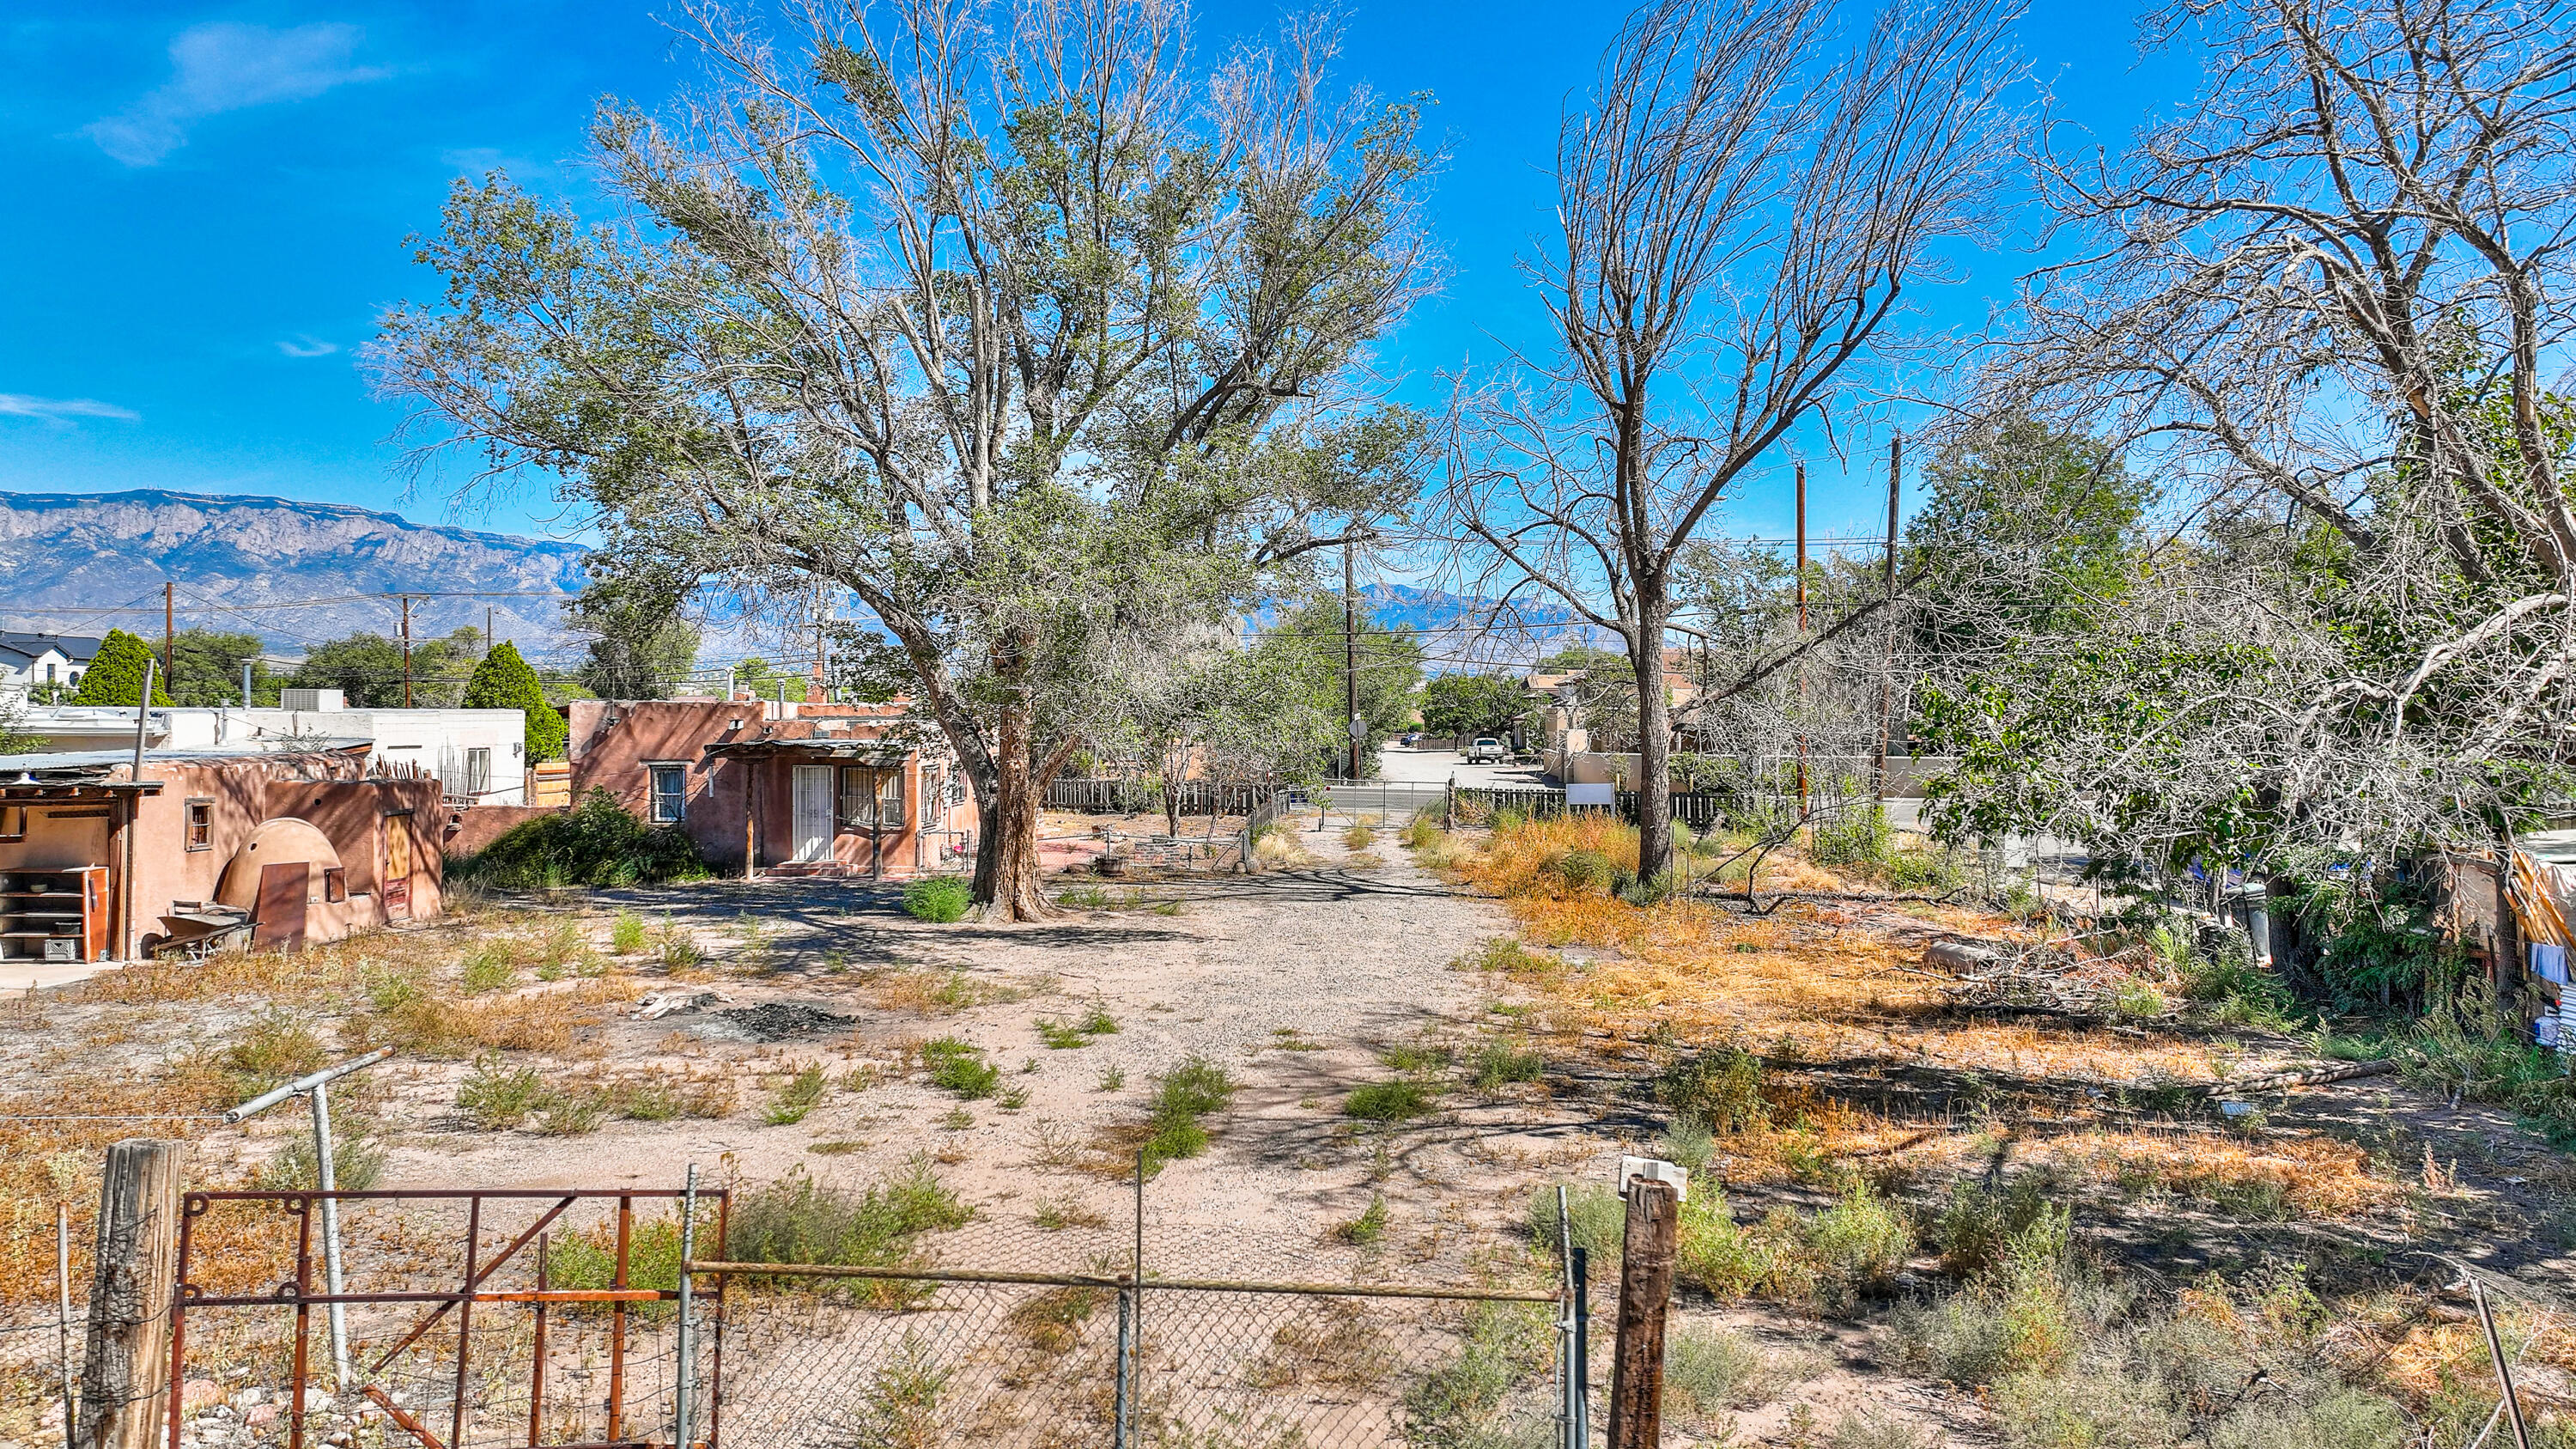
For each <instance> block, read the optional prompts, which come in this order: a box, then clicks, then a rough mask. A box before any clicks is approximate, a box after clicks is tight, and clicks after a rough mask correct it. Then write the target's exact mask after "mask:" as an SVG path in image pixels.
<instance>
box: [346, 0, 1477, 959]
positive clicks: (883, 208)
mask: <svg viewBox="0 0 2576 1449" xmlns="http://www.w3.org/2000/svg"><path fill="white" fill-rule="evenodd" d="M691 18H692V19H693V20H694V21H695V23H696V25H695V30H694V33H693V38H694V40H695V41H696V43H697V44H698V45H699V46H700V48H701V49H702V50H703V52H704V54H705V56H706V57H707V60H708V62H709V66H710V70H711V73H712V77H713V89H712V90H711V92H710V93H709V94H708V95H706V96H705V97H703V98H702V99H701V100H700V101H698V102H697V103H696V104H695V105H694V106H693V107H692V108H691V109H689V110H688V111H687V112H686V113H685V114H683V115H681V116H679V117H678V118H676V119H674V120H672V121H670V122H668V123H663V122H656V121H654V120H651V119H648V118H647V117H645V116H643V115H641V114H638V113H636V112H634V111H632V110H629V109H626V108H623V107H617V106H611V107H609V108H608V109H606V110H605V111H604V112H603V113H602V115H601V117H600V120H599V122H598V125H597V127H596V131H595V152H596V159H597V162H598V164H599V168H600V170H601V172H602V174H603V176H604V179H605V182H606V184H607V186H608V188H609V190H610V191H611V193H612V194H613V195H614V196H615V197H616V198H617V199H618V200H619V201H620V202H622V203H623V205H624V207H625V214H624V215H623V216H622V217H621V218H620V219H619V220H617V221H616V222H614V223H612V224H610V225H608V226H605V227H598V228H586V227H584V226H583V225H581V224H580V223H579V222H578V221H576V220H575V219H574V218H573V217H571V216H569V215H568V214H565V213H564V212H562V211H561V210H559V209H554V208H549V207H546V206H543V205H540V204H539V203H537V202H536V201H535V200H533V199H531V198H529V197H527V196H525V195H524V194H522V193H520V192H518V191H516V190H514V189H512V188H511V187H509V186H508V185H507V184H506V182H503V181H500V180H498V179H495V180H494V181H492V182H490V183H488V184H486V185H483V186H480V187H476V186H470V185H460V187H459V188H458V190H457V192H456V194H455V195H454V197H453V198H452V200H451V202H450V204H449V207H448V212H447V216H446V224H445V227H444V232H443V235H442V236H440V237H438V238H436V239H434V240H432V241H431V242H429V243H427V244H426V245H425V246H424V249H423V258H424V260H426V261H428V262H430V263H431V264H432V265H434V266H435V267H437V268H438V269H439V271H440V272H441V273H442V274H443V276H444V279H445V281H446V283H447V287H448V297H447V300H446V303H445V304H444V305H443V306H440V307H434V308H404V309H401V310H399V311H397V312H396V313H395V314H394V315H393V316H392V317H390V318H389V319H388V321H387V324H386V329H385V337H384V340H383V341H382V343H381V344H380V346H379V348H378V351H377V359H378V364H379V367H380V369H381V372H382V375H383V377H384V379H385V384H386V386H387V388H388V389H389V390H390V391H392V392H394V393H396V394H399V395H403V396H407V397H411V398H413V399H416V400H418V401H420V402H421V403H423V404H425V406H426V409H427V411H428V413H429V415H430V416H431V417H432V418H433V419H434V420H436V421H437V422H438V423H440V424H441V425H443V429H444V437H445V439H446V440H448V441H452V442H463V443H469V444H472V445H474V446H475V447H477V448H479V449H481V450H483V452H484V454H485V456H486V459H487V467H488V470H489V471H491V472H494V473H507V472H510V471H512V470H517V469H522V468H536V469H544V470H551V471H552V472H554V473H555V474H557V475H558V476H560V477H561V478H562V479H563V480H564V489H565V491H566V492H567V494H568V495H569V496H570V497H571V498H572V499H573V500H574V501H576V502H579V503H581V504H584V505H587V506H588V507H590V508H591V509H593V510H595V511H596V513H597V514H598V515H599V516H600V518H601V520H602V524H603V532H604V533H606V535H607V536H608V538H609V540H610V544H611V549H612V552H616V553H621V554H625V555H631V556H632V557H633V558H635V559H636V560H638V561H639V566H641V567H649V568H651V569H654V570H658V571H661V572H665V573H669V574H674V575H677V576H680V577H685V578H691V579H697V578H708V579H712V580H715V581H719V582H721V583H722V584H724V585H725V586H727V587H731V588H734V589H737V590H741V591H745V592H750V593H762V592H768V593H775V594H779V595H794V594H795V593H797V592H798V591H800V590H802V589H806V588H810V587H812V586H814V585H815V584H817V583H821V584H825V585H828V586H829V587H830V588H832V589H834V590H846V591H847V593H848V594H849V595H851V596H854V597H855V598H856V600H857V601H858V603H859V605H860V606H861V607H862V608H863V609H864V610H865V611H866V613H867V614H869V615H870V616H872V620H873V623H874V625H875V626H877V627H879V628H881V629H882V630H883V631H884V632H885V634H886V635H887V636H889V641H890V642H889V648H890V652H891V654H892V655H893V656H894V657H896V658H897V659H898V660H899V662H900V664H901V665H902V667H904V668H906V669H908V670H909V672H910V675H911V679H910V683H909V692H910V693H911V694H912V696H913V698H914V700H915V702H916V707H917V708H918V710H919V711H920V712H921V714H922V716H923V717H924V718H925V720H926V721H927V722H928V723H929V725H930V726H931V727H935V728H937V729H938V730H939V731H941V732H942V733H943V734H945V736H946V737H947V739H948V741H949V744H950V746H951V748H952V749H953V750H954V751H955V754H956V757H957V759H958V761H959V763H960V768H961V769H962V770H963V771H964V772H965V774H966V775H967V776H968V777H969V778H970V779H971V780H972V781H973V783H974V787H975V793H976V797H977V802H978V806H979V809H980V811H981V839H980V845H979V850H978V853H977V857H976V876H975V892H976V897H977V899H978V900H979V901H980V902H982V903H984V905H985V906H986V908H987V909H989V910H993V911H997V912H1000V913H1002V914H1006V915H1009V916H1013V917H1020V918H1026V917H1033V916H1038V915H1042V914H1044V913H1045V911H1046V909H1047V907H1046V901H1045V898H1044V895H1043V892H1042V891H1041V890H1040V887H1039V882H1038V879H1037V840H1036V830H1037V810H1038V803H1039V801H1040V800H1041V799H1042V798H1043V795H1044V791H1045V786H1046V783H1047V781H1048V780H1049V779H1050V778H1051V777H1052V776H1053V775H1054V773H1055V772H1056V770H1057V769H1058V768H1059V767H1060V765H1061V764H1062V762H1063V761H1064V760H1065V758H1066V757H1067V756H1068V755H1069V754H1070V753H1071V752H1072V751H1073V750H1074V749H1075V748H1076V747H1077V745H1078V744H1079V743H1080V741H1081V740H1082V739H1083V738H1084V734H1085V731H1086V730H1087V729H1091V728H1094V727H1096V726H1097V725H1098V724H1099V723H1100V721H1102V720H1103V719H1105V718H1108V717H1110V716H1111V715H1113V714H1114V708H1113V704H1114V702H1113V701H1111V700H1109V699H1107V698H1105V697H1104V691H1103V689H1102V688H1101V687H1100V686H1102V685H1103V684H1104V683H1105V681H1104V680H1103V678H1102V675H1101V664H1102V661H1103V660H1105V659H1110V658H1114V657H1116V656H1117V655H1118V654H1119V653H1120V652H1121V650H1124V649H1132V648H1133V647H1137V644H1138V641H1140V640H1142V639H1146V638H1150V637H1153V636H1155V635H1156V634H1158V633H1159V634H1160V635H1162V636H1163V637H1167V638H1170V639H1176V640H1180V639H1187V638H1189V637H1192V635H1193V631H1194V630H1196V629H1198V628H1200V627H1203V626H1204V625H1205V624H1207V623H1208V622H1210V621H1211V620H1215V619H1222V618H1223V617H1224V615H1225V612H1226V609H1227V607H1228V606H1229V605H1230V604H1231V603H1233V602H1234V601H1236V600H1238V599H1240V598H1242V597H1244V596H1245V595H1247V594H1250V593H1254V592H1257V591H1260V590H1262V589H1265V588H1273V587H1280V586H1281V580H1280V575H1281V574H1282V573H1292V574H1293V573H1295V572H1296V571H1297V570H1298V569H1299V568H1300V567H1302V561H1303V560H1305V559H1307V558H1308V557H1310V556H1311V554H1312V552H1313V551H1314V550H1315V549H1317V548H1319V547H1321V546H1323V545H1324V544H1326V543H1329V542H1334V541H1337V540H1338V530H1337V529H1331V528H1330V526H1329V525H1321V524H1318V523H1317V522H1316V520H1317V519H1318V518H1319V517H1330V518H1340V517H1346V516H1350V515H1352V514H1354V513H1364V512H1367V511H1370V510H1371V509H1373V508H1378V507H1383V506H1385V505H1386V504H1387V503H1388V502H1390V501H1391V500H1392V499H1394V498H1398V497H1401V496H1402V495H1403V494H1405V493H1407V492H1409V491H1410V485H1409V484H1406V483H1405V482H1404V481H1403V478H1402V474H1403V472H1404V466H1403V461H1404V457H1405V456H1406V451H1407V447H1408V445H1409V440H1410V439H1411V438H1412V437H1413V436H1415V433H1414V431H1413V429H1412V428H1410V427H1409V426H1408V425H1407V424H1405V423H1404V421H1403V420H1401V419H1391V418H1389V417H1387V416H1385V415H1383V414H1379V413H1375V412H1372V411H1370V410H1368V409H1366V408H1365V407H1364V406H1362V404H1364V403H1365V401H1366V398H1365V396H1364V392H1365V385H1366V384H1365V379H1364V377H1363V375H1362V372H1361V363H1362V360H1363V354H1364V352H1365V350H1366V348H1367V347H1368V345H1369V344H1370V342H1371V341H1372V340H1373V339H1374V338H1376V337H1378V336H1379V335H1381V334H1382V333H1383V332H1384V331H1385V329H1386V328H1387V327H1388V326H1389V325H1391V323H1392V322H1393V321H1394V319H1396V318H1397V317H1399V316H1401V315H1402V313H1403V312H1404V310H1405V309H1406V307H1407V306H1408V305H1409V304H1410V302H1411V301H1412V299H1413V298H1414V297H1415V296H1416V295H1417V294H1418V293H1419V292H1420V291H1421V289H1422V287H1423V286H1424V275H1423V268H1422V261H1423V255H1424V253H1423V247H1422V243H1421V241H1420V239H1419V232H1418V230H1417V229H1416V228H1415V226H1414V224H1413V208H1414V197H1415V194H1416V191H1417V190H1418V184H1419V181H1420V178H1421V177H1422V175H1423V174H1424V170H1425V167H1426V165H1427V163H1428V161H1429V160H1430V158H1428V157H1426V156H1425V155H1424V153H1423V152H1422V151H1421V150H1420V149H1419V148H1418V147H1417V145H1416V144H1415V141H1414V134H1415V129H1416V120H1417V117H1418V106H1417V105H1416V104H1415V103H1412V102H1405V103H1399V104H1395V105H1383V104H1380V103H1378V102H1375V101H1372V100H1371V99H1370V98H1369V97H1368V96H1367V94H1366V93H1365V92H1340V91H1337V90H1336V89H1335V88H1334V87H1333V86H1332V85H1331V84H1330V83H1329V79H1328V70H1329V66H1330V63H1331V61H1332V58H1333V53H1334V46H1335V37H1334V34H1333V32H1332V31H1330V30H1329V29H1328V28H1324V27H1319V26H1316V25H1312V24H1306V23H1293V24H1291V25H1290V26H1289V27H1288V29H1287V30H1286V31H1285V32H1284V39H1283V41H1282V43H1281V44H1280V45H1278V46H1276V47H1274V48H1259V47H1252V48H1246V49H1243V50H1241V51H1238V52H1236V53H1235V54H1234V55H1233V56H1232V57H1231V58H1229V59H1228V60H1227V61H1226V62H1225V63H1223V64H1222V65H1219V66H1217V67H1215V68H1214V69H1212V70H1207V69H1201V68H1198V67H1197V66H1195V65H1194V63H1193V61H1192V57H1191V55H1190V52H1189V46H1188V39H1189V37H1188V28H1187V10H1186V7H1185V6H1184V5H1183V4H1182V3H1180V0H1023V3H1019V4H1017V5H1014V6H1009V7H1000V6H992V5H987V4H983V3H977V0H900V3H896V4H891V5H875V4H868V3H863V0H797V3H791V4H789V5H788V6H786V7H785V19H786V24H787V27H788V31H789V39H788V41H787V43H786V44H785V46H784V47H783V48H781V47H780V46H778V45H776V44H774V43H773V41H772V40H771V38H770V37H769V36H768V35H766V34H764V33H763V32H761V31H759V30H757V29H755V28H753V27H752V26H751V25H750V24H748V23H747V22H745V21H743V20H740V19H738V18H737V17H735V16H733V15H731V14H728V13H726V12H724V11H722V10H719V9H715V8H712V7H706V6H701V7H693V8H692V10H691Z"/></svg>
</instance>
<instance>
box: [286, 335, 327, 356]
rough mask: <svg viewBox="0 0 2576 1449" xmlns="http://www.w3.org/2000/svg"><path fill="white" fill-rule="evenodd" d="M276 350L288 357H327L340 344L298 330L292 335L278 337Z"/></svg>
mask: <svg viewBox="0 0 2576 1449" xmlns="http://www.w3.org/2000/svg"><path fill="white" fill-rule="evenodd" d="M277 350H278V351H280V352H283V353H285V354H286V355H287V356H289V357H328V356H330V355H331V354H332V353H334V352H337V351H339V350H340V344H339V343H337V342H325V341H323V340H322V339H321V338H319V337H315V336H313V335H311V334H309V333H304V332H298V333H296V334H295V335H294V336H292V337H281V338H279V339H278V342H277Z"/></svg>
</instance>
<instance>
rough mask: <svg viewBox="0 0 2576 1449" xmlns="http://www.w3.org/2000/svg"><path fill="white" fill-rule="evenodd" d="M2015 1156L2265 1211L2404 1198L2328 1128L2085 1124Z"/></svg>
mask: <svg viewBox="0 0 2576 1449" xmlns="http://www.w3.org/2000/svg"><path fill="white" fill-rule="evenodd" d="M2023 1156H2024V1157H2025V1158H2026V1159H2028V1160H2031V1161H2034V1162H2040V1163H2045V1164H2047V1165H2049V1166H2050V1167H2052V1168H2053V1169H2054V1170H2055V1172H2056V1173H2057V1174H2058V1175H2059V1177H2060V1178H2061V1179H2073V1180H2077V1181H2086V1182H2093V1183H2098V1184H2102V1185H2104V1186H2107V1187H2112V1188H2116V1189H2117V1190H2118V1191H2120V1192H2121V1193H2123V1194H2124V1195H2128V1196H2132V1197H2134V1196H2140V1195H2144V1194H2149V1193H2163V1194H2168V1195H2170V1196H2173V1197H2178V1198H2183V1199H2186V1200H2188V1201H2191V1202H2195V1203H2200V1204H2204V1205H2207V1206H2209V1207H2213V1208H2217V1209H2219V1210H2220V1211H2223V1212H2227V1213H2231V1214H2235V1215H2238V1216H2242V1217H2250V1218H2258V1219H2262V1220H2265V1221H2284V1220H2287V1219H2289V1218H2292V1217H2300V1218H2311V1217H2318V1218H2350V1217H2357V1216H2360V1215H2362V1214H2364V1213H2369V1212H2374V1211H2377V1210H2379V1209H2382V1208H2387V1207H2391V1206H2394V1205H2396V1204H2397V1203H2399V1202H2402V1201H2403V1200H2404V1198H2405V1195H2406V1190H2405V1188H2404V1187H2403V1186H2402V1185H2400V1184H2399V1183H2398V1182H2397V1181H2396V1179H2395V1178H2394V1177H2392V1176H2391V1175H2389V1174H2388V1173H2386V1172H2384V1171H2379V1170H2375V1169H2374V1168H2373V1165H2372V1163H2371V1161H2370V1158H2369V1156H2368V1154H2366V1153H2364V1152H2363V1151H2362V1150H2361V1149H2360V1148H2358V1147H2355V1146H2353V1145H2352V1144H2351V1143H2349V1142H2343V1141H2339V1140H2337V1139H2334V1138H2331V1137H2317V1136H2298V1137H2286V1136H2285V1137H2278V1138H2266V1139H2262V1140H2253V1141H2247V1140H2240V1139H2237V1138H2233V1137H2227V1136H2222V1135H2219V1134H2218V1133H2215V1132H2188V1133H2165V1132H2088V1133H2084V1134H2082V1135H2080V1136H2074V1137H2061V1138H2056V1139H2054V1140H2051V1141H2048V1142H2044V1143H2040V1144H2036V1145H2034V1146H2032V1147H2030V1148H2029V1149H2028V1150H2026V1151H2025V1152H2024V1154H2023Z"/></svg>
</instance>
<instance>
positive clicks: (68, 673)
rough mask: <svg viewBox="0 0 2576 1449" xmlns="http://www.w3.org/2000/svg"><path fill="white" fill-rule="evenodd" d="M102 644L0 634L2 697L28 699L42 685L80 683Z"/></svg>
mask: <svg viewBox="0 0 2576 1449" xmlns="http://www.w3.org/2000/svg"><path fill="white" fill-rule="evenodd" d="M98 646H99V641H98V640H96V639H92V638H89V637H87V636H86V635H80V634H21V633H15V632H0V696H15V697H16V698H19V699H24V698H26V697H27V691H29V690H31V689H34V688H37V687H38V686H41V685H48V684H51V685H60V686H63V687H65V688H68V687H70V686H73V685H77V684H79V683H80V677H81V675H83V674H84V673H86V672H88V670H89V662H90V661H91V660H92V659H95V658H97V657H98Z"/></svg>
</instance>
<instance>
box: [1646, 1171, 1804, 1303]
mask: <svg viewBox="0 0 2576 1449" xmlns="http://www.w3.org/2000/svg"><path fill="white" fill-rule="evenodd" d="M1679 1228H1680V1232H1679V1234H1678V1238H1679V1241H1678V1242H1677V1243H1676V1244H1675V1248H1674V1268H1675V1270H1676V1271H1677V1272H1678V1273H1679V1274H1680V1275H1681V1276H1682V1277H1683V1278H1684V1279H1685V1280H1687V1281H1689V1282H1693V1283H1697V1284H1698V1285H1699V1286H1700V1287H1702V1288H1704V1289H1706V1290H1707V1291H1708V1292H1709V1294H1710V1295H1711V1296H1713V1297H1717V1298H1749V1297H1751V1296H1753V1295H1755V1294H1757V1293H1769V1294H1772V1295H1774V1296H1776V1297H1782V1298H1787V1299H1790V1300H1792V1301H1803V1300H1804V1299H1806V1298H1807V1297H1809V1296H1810V1295H1811V1291H1812V1284H1813V1281H1814V1274H1813V1273H1812V1271H1809V1270H1807V1268H1806V1267H1805V1265H1804V1263H1803V1261H1802V1260H1801V1258H1800V1256H1799V1255H1798V1254H1797V1252H1796V1249H1797V1222H1796V1219H1795V1218H1794V1217H1792V1216H1788V1215H1785V1214H1784V1215H1781V1217H1780V1218H1779V1219H1777V1220H1766V1221H1765V1222H1764V1223H1761V1224H1757V1225H1756V1226H1755V1227H1753V1228H1749V1229H1748V1228H1740V1227H1738V1226H1736V1223H1735V1216H1734V1214H1733V1212H1732V1211H1730V1210H1729V1208H1728V1206H1727V1201H1726V1194H1725V1193H1723V1192H1720V1191H1718V1190H1716V1189H1715V1188H1714V1187H1703V1188H1701V1189H1700V1190H1699V1191H1698V1192H1695V1193H1692V1194H1691V1195H1690V1196H1689V1197H1687V1198H1684V1199H1683V1200H1682V1207H1681V1222H1680V1224H1679Z"/></svg>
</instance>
